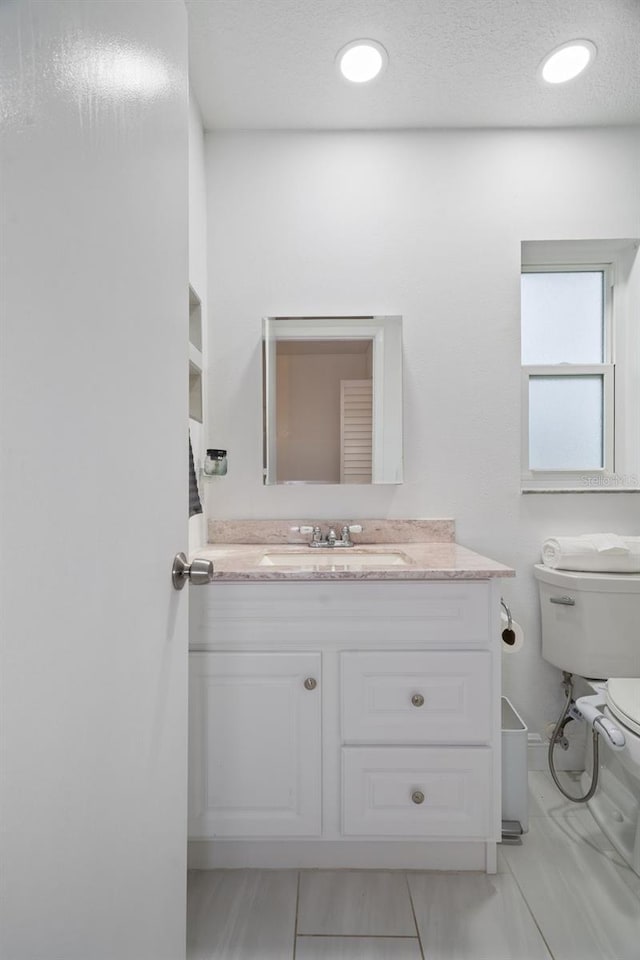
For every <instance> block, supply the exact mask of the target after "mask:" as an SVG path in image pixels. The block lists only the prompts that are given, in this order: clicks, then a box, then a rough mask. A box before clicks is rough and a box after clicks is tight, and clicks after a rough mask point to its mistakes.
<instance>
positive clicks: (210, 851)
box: [189, 578, 501, 872]
mask: <svg viewBox="0 0 640 960" xmlns="http://www.w3.org/2000/svg"><path fill="white" fill-rule="evenodd" d="M498 584H499V581H496V580H493V579H491V578H487V579H484V580H480V579H468V580H467V579H463V578H459V579H451V580H424V581H423V580H420V581H416V580H414V581H401V580H389V581H382V580H381V581H371V580H369V581H366V580H350V581H349V580H333V581H326V580H324V581H323V580H317V581H306V582H303V581H288V582H283V581H270V582H259V581H255V582H252V581H248V582H246V583H233V582H217V583H216V582H214V583H212V584H211V585H209V586H208V587H206V588H204V589H201V590H194V591H192V592H191V626H192V635H191V654H190V660H191V701H190V717H191V741H190V764H191V767H190V773H189V779H190V821H189V833H190V841H191V842H190V862H191V864H192V865H193V866H202V867H210V866H223V867H224V866H229V867H230V866H256V867H274V868H275V867H285V866H308V867H313V866H317V867H372V868H375V867H378V868H385V867H386V868H403V867H404V868H416V869H420V868H422V869H475V870H478V869H486V870H488V871H489V872H493V871H494V870H495V858H496V843H497V841H498V840H499V839H500V833H501V814H500V739H501V738H500V653H501V651H500V644H499V625H500V619H499V609H500V608H499V604H500V590H499V586H498ZM305 681H308V682H307V685H306V686H305ZM308 687H311V688H312V689H308Z"/></svg>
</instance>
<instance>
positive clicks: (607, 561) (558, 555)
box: [542, 533, 640, 573]
mask: <svg viewBox="0 0 640 960" xmlns="http://www.w3.org/2000/svg"><path fill="white" fill-rule="evenodd" d="M542 562H543V563H544V564H545V566H547V567H553V568H554V569H557V570H580V571H585V572H588V573H640V537H618V536H617V535H616V534H609V533H602V534H585V535H584V536H580V537H551V538H549V539H548V540H545V542H544V544H543V546H542Z"/></svg>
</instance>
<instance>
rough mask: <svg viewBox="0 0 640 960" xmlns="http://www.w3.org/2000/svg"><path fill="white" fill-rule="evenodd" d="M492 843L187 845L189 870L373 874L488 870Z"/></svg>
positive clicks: (252, 842) (215, 842) (254, 842)
mask: <svg viewBox="0 0 640 960" xmlns="http://www.w3.org/2000/svg"><path fill="white" fill-rule="evenodd" d="M495 847H496V845H495V843H484V842H482V843H479V842H477V841H474V842H471V841H456V842H447V841H432V842H417V843H415V842H412V843H406V842H395V841H382V842H380V841H377V842H376V841H372V840H367V841H345V840H341V841H329V840H324V841H317V840H191V841H189V852H188V864H189V868H190V869H192V870H212V869H214V868H218V869H230V868H239V867H254V868H256V867H259V868H262V869H272V870H274V869H284V868H289V869H291V868H301V869H303V868H315V869H318V868H324V869H369V870H373V869H377V870H446V871H450V870H474V871H477V870H485V869H486V870H487V872H489V873H494V872H495V865H494V866H493V867H492V866H491V857H490V854H489V852H488V848H491V855H492V856H493V859H495Z"/></svg>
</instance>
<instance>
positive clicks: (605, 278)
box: [521, 241, 640, 490]
mask: <svg viewBox="0 0 640 960" xmlns="http://www.w3.org/2000/svg"><path fill="white" fill-rule="evenodd" d="M636 248H637V245H636V244H633V243H632V242H631V241H617V242H614V241H602V242H601V243H596V242H595V241H593V242H591V241H583V242H575V243H572V244H568V243H560V242H558V243H539V242H532V243H527V244H523V258H522V259H523V262H522V275H521V344H522V360H521V362H522V410H523V430H522V434H523V450H522V461H523V476H522V481H523V488H524V489H525V490H536V489H538V490H540V489H551V490H559V489H582V490H584V489H606V490H610V489H629V488H637V487H638V486H639V485H640V484H639V478H638V471H637V466H638V451H639V448H640V442H639V441H640V438H639V436H638V421H639V419H640V418H639V417H638V412H637V407H638V399H639V393H640V391H638V386H637V382H638V332H637V328H638V318H637V315H636V316H635V317H633V322H630V320H629V313H630V310H629V301H630V290H632V288H633V283H630V280H632V270H631V267H632V265H633V262H634V258H635V252H636ZM596 254H599V256H598V258H597V259H596ZM634 282H635V285H636V286H637V285H638V280H637V277H636V278H635V281H634ZM629 347H631V350H629V349H628V348H629Z"/></svg>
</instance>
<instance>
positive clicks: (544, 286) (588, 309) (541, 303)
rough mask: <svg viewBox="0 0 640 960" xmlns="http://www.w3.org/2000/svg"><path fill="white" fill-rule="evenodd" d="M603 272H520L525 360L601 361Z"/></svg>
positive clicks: (527, 361)
mask: <svg viewBox="0 0 640 960" xmlns="http://www.w3.org/2000/svg"><path fill="white" fill-rule="evenodd" d="M603 280H604V274H603V272H602V270H594V271H579V272H578V271H576V272H574V273H523V274H522V284H521V291H522V295H521V296H522V362H523V363H525V364H534V363H603V362H604V360H605V357H604V321H603V313H604V311H603V286H604V284H603Z"/></svg>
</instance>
